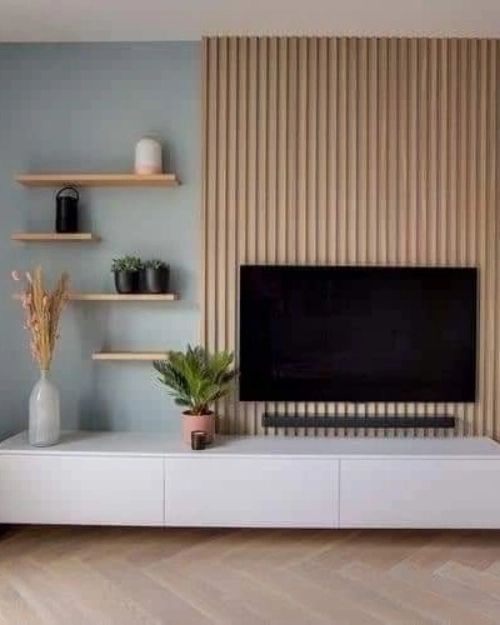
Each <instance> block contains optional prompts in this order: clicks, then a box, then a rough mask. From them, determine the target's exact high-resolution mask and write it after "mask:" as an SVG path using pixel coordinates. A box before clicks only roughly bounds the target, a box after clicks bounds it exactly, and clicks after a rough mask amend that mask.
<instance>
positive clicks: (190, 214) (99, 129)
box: [0, 42, 201, 435]
mask: <svg viewBox="0 0 500 625" xmlns="http://www.w3.org/2000/svg"><path fill="white" fill-rule="evenodd" d="M199 65H200V61H199V45H198V44H196V43H185V42H182V43H181V42H179V43H178V42H168V43H147V44H60V45H53V44H49V45H47V44H36V45H31V44H30V45H28V44H20V45H18V44H7V45H0V292H1V294H2V295H1V297H0V340H1V343H0V345H1V354H0V397H1V408H0V418H1V421H0V435H5V434H6V433H10V432H13V431H16V430H19V429H21V428H24V427H25V426H26V424H27V401H28V396H29V393H30V390H31V387H32V385H33V383H34V382H35V380H36V377H37V371H36V368H35V366H34V365H33V364H32V363H31V361H30V356H29V355H28V351H27V346H26V345H27V336H26V335H25V332H24V331H23V330H22V318H21V314H20V310H19V305H18V304H15V303H14V302H12V301H11V299H10V294H11V293H12V291H13V289H14V286H15V285H14V284H13V283H12V281H11V279H10V271H11V270H12V269H14V268H16V269H19V270H26V269H29V268H31V267H33V266H34V265H36V264H38V263H40V264H41V265H43V267H44V268H45V269H46V270H47V272H48V273H49V274H50V275H56V273H58V272H59V271H62V270H67V271H69V273H70V274H71V278H72V282H73V288H74V289H75V290H78V291H108V290H111V289H113V284H112V276H111V274H110V271H109V267H110V263H111V259H112V258H113V257H115V256H118V255H122V254H127V253H134V254H139V255H140V256H142V257H144V258H148V257H160V258H163V259H165V260H166V261H168V262H169V263H170V266H171V274H172V287H173V288H174V289H175V290H177V291H178V292H179V293H180V294H181V300H180V301H179V302H177V303H173V304H165V303H155V304H153V303H143V304H140V303H117V304H104V303H101V304H97V303H86V304H85V303H78V304H77V303H73V304H70V305H69V307H68V308H67V310H66V312H65V316H64V321H63V325H62V338H61V341H60V343H59V345H58V348H57V354H56V359H55V364H54V368H53V376H54V380H55V381H56V383H57V384H58V386H59V388H60V391H61V399H62V414H63V420H64V426H65V427H67V428H72V427H94V428H109V429H117V430H122V429H123V430H126V429H137V430H158V431H165V430H171V431H172V430H174V429H177V427H178V416H177V415H178V412H179V411H178V409H176V408H175V407H174V406H173V404H172V402H171V401H170V399H168V397H167V395H166V393H165V392H164V391H162V390H161V389H159V388H158V387H157V386H156V385H155V383H154V381H153V373H152V368H151V366H150V364H149V363H131V364H127V363H95V362H93V361H92V360H91V354H92V352H93V351H95V350H99V349H102V348H104V349H105V348H111V349H112V348H114V349H120V348H125V349H127V348H131V349H134V348H136V349H162V348H182V347H183V346H184V345H185V344H186V343H187V342H188V341H196V339H197V335H198V326H199V306H198V287H199V284H198V283H199V271H198V267H199V262H200V253H199V248H200V224H199V212H200V188H201V185H200V158H199V155H200V103H199V100H200V84H199V83H200V78H199V77H200V67H199ZM149 133H154V134H155V135H158V136H159V137H161V138H162V140H163V141H164V144H165V146H166V163H167V169H168V170H169V171H175V172H176V173H177V174H178V175H179V176H180V178H181V180H182V186H180V187H178V188H177V189H120V188H117V189H88V190H86V189H84V190H83V191H82V201H81V204H82V209H83V213H82V218H83V222H84V223H83V229H85V230H91V231H93V232H95V233H97V234H98V235H100V236H101V237H102V239H103V240H102V242H100V243H97V244H95V245H94V244H57V245H56V244H52V245H46V244H30V245H25V244H19V243H17V244H15V243H11V242H10V240H9V236H10V234H11V232H14V231H23V230H28V231H29V230H35V231H36V230H45V231H47V230H51V229H52V228H53V220H54V190H51V189H48V190H44V189H26V188H24V187H21V186H19V185H17V184H16V183H15V182H14V175H15V174H16V173H19V172H29V171H32V172H36V171H44V170H45V171H48V172H50V171H54V172H58V171H66V170H70V171H71V170H80V171H96V172H101V171H102V172H105V171H111V172H115V171H116V172H120V171H128V170H131V169H132V168H133V154H134V145H135V143H136V141H137V140H138V139H139V138H140V137H141V136H143V135H145V134H149Z"/></svg>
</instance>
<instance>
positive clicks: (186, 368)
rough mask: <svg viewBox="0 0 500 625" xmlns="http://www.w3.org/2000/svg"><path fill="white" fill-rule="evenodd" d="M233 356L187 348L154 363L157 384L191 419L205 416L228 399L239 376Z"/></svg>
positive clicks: (227, 353)
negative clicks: (212, 406) (219, 403)
mask: <svg viewBox="0 0 500 625" xmlns="http://www.w3.org/2000/svg"><path fill="white" fill-rule="evenodd" d="M233 361H234V354H233V353H231V352H218V353H216V354H209V353H208V351H207V350H206V349H205V348H203V347H200V346H198V347H191V346H190V345H188V347H187V350H186V352H185V353H184V352H170V353H169V355H168V360H156V361H155V362H154V363H153V367H154V368H155V370H156V371H157V372H158V373H159V374H160V375H159V376H158V380H159V381H160V382H161V383H162V384H164V385H165V386H166V387H167V388H168V389H169V390H170V395H171V396H172V397H173V398H174V401H175V403H176V404H177V405H178V406H184V407H185V408H186V409H187V410H186V412H187V413H188V414H191V415H207V414H210V413H211V410H210V406H211V405H212V404H214V403H215V402H216V401H217V400H219V399H221V398H222V397H224V396H225V395H227V394H228V393H229V392H230V390H231V385H232V383H233V381H234V379H235V378H236V376H237V375H238V373H237V371H236V370H235V369H234V368H233V366H232V365H233Z"/></svg>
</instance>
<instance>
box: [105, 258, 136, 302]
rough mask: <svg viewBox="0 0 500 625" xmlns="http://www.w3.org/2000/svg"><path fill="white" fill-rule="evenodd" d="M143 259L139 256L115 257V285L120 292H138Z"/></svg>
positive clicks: (113, 268)
mask: <svg viewBox="0 0 500 625" xmlns="http://www.w3.org/2000/svg"><path fill="white" fill-rule="evenodd" d="M141 269H142V261H141V259H140V258H139V257H138V256H123V257H122V258H113V264H112V265H111V271H112V273H114V274H115V287H116V290H117V292H118V293H121V294H122V295H125V294H126V293H137V292H138V291H139V272H140V271H141Z"/></svg>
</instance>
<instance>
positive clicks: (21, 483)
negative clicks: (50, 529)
mask: <svg viewBox="0 0 500 625" xmlns="http://www.w3.org/2000/svg"><path fill="white" fill-rule="evenodd" d="M0 522H2V523H58V524H59V523H61V524H64V523H68V524H83V525H93V524H95V525H101V524H104V525H162V524H163V460H162V459H161V458H129V457H115V458H104V457H101V456H71V457H69V456H56V455H52V456H43V457H42V456H37V455H26V456H22V455H19V456H17V455H16V456H14V455H12V456H3V457H2V458H0Z"/></svg>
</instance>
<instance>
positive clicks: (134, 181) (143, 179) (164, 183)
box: [16, 172, 179, 187]
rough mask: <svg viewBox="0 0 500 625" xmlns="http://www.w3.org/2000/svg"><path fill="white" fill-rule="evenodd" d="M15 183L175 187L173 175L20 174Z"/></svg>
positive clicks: (177, 182) (176, 181) (46, 185)
mask: <svg viewBox="0 0 500 625" xmlns="http://www.w3.org/2000/svg"><path fill="white" fill-rule="evenodd" d="M16 182H19V184H22V185H24V186H26V187H60V186H64V185H66V184H72V185H75V186H78V187H175V186H177V185H178V184H179V180H178V178H177V176H176V175H175V174H153V175H144V176H141V175H138V174H79V173H76V172H74V173H68V174H21V175H19V176H16Z"/></svg>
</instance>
